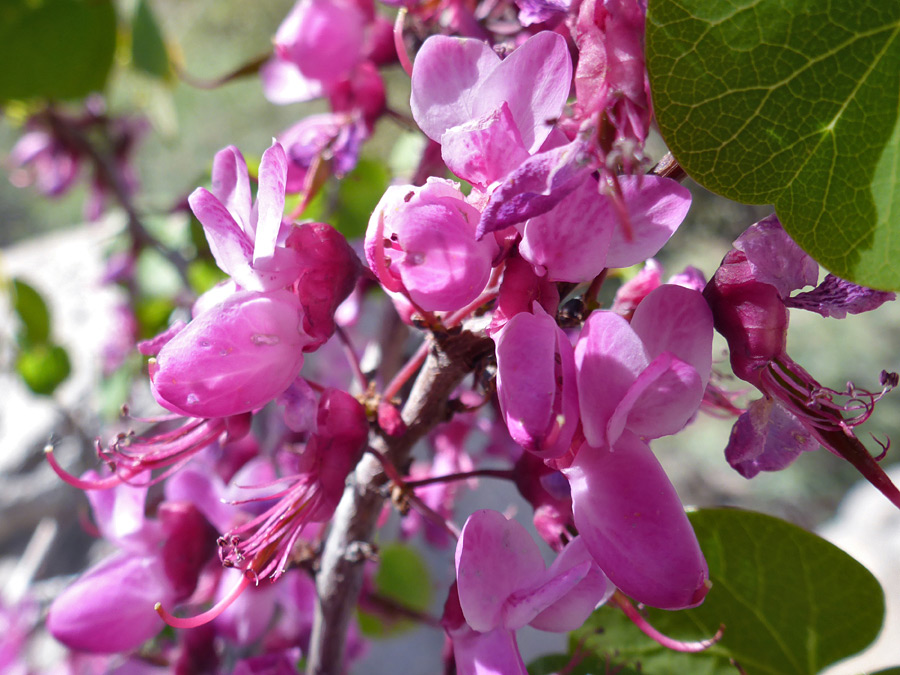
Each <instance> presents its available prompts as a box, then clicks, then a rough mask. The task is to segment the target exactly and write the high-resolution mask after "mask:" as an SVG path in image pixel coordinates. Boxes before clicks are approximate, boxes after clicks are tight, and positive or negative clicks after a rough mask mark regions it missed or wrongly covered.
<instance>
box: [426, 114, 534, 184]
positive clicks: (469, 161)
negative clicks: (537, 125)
mask: <svg viewBox="0 0 900 675" xmlns="http://www.w3.org/2000/svg"><path fill="white" fill-rule="evenodd" d="M441 146H442V147H441V156H442V157H443V159H444V162H445V163H446V164H447V167H448V168H449V169H450V170H451V171H452V172H453V173H455V174H456V175H457V176H459V177H460V178H463V179H464V180H467V181H469V182H470V183H473V184H475V185H480V186H483V187H486V186H487V185H490V184H491V183H493V182H494V181H495V180H498V179H500V178H502V177H503V176H505V175H506V174H507V173H509V172H510V171H512V170H513V169H515V168H516V167H517V166H518V165H519V164H521V163H522V162H523V161H524V160H525V159H527V158H528V152H527V151H526V150H525V147H524V145H523V144H522V137H521V136H520V135H519V130H518V128H517V127H516V125H515V122H514V121H513V118H512V114H511V113H510V111H509V106H508V105H507V104H506V102H505V101H504V102H503V103H501V104H500V107H499V108H497V109H495V110H492V111H491V112H489V113H487V114H485V115H482V116H481V117H479V118H477V119H475V120H472V121H470V122H467V123H465V124H461V125H458V126H455V127H452V128H450V129H448V130H447V131H446V132H445V133H444V135H443V136H442V137H441Z"/></svg>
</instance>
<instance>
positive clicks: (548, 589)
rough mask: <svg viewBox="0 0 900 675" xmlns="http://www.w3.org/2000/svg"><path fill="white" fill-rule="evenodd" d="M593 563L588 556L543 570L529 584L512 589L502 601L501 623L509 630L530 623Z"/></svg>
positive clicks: (566, 593)
mask: <svg viewBox="0 0 900 675" xmlns="http://www.w3.org/2000/svg"><path fill="white" fill-rule="evenodd" d="M593 564H594V563H593V561H591V560H583V561H581V562H580V563H578V564H577V565H572V566H570V567H568V568H566V569H561V570H557V571H556V572H555V573H553V574H548V573H545V574H544V578H543V579H542V580H541V581H540V583H538V584H536V585H535V586H533V587H532V588H528V589H524V590H521V591H516V592H514V593H513V594H512V595H510V596H509V599H508V600H507V603H506V607H505V611H504V613H503V626H504V627H505V628H507V629H509V630H518V629H519V628H521V627H522V626H525V625H526V624H529V623H531V621H533V620H534V618H535V617H536V616H537V615H538V614H540V613H541V612H543V611H544V610H546V609H548V608H549V607H551V606H552V605H553V604H554V603H556V602H557V601H559V600H560V599H561V598H563V597H565V596H566V595H568V594H569V593H570V592H571V591H572V590H573V589H574V588H575V587H576V586H578V585H579V584H580V583H581V581H582V580H583V579H584V578H585V576H587V573H588V572H589V571H590V569H591V565H593Z"/></svg>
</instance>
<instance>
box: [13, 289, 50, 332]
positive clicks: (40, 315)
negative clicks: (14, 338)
mask: <svg viewBox="0 0 900 675" xmlns="http://www.w3.org/2000/svg"><path fill="white" fill-rule="evenodd" d="M12 292H13V308H14V309H15V311H16V314H17V315H18V316H19V320H20V321H21V322H22V327H21V330H20V331H19V334H18V341H19V344H20V345H22V346H23V347H28V346H29V345H39V344H42V343H44V342H46V341H47V340H48V339H49V338H50V311H49V310H48V309H47V303H46V302H44V298H42V297H41V294H40V293H38V292H37V291H36V290H35V289H34V287H33V286H29V285H28V284H26V283H25V282H24V281H22V280H21V279H13V283H12Z"/></svg>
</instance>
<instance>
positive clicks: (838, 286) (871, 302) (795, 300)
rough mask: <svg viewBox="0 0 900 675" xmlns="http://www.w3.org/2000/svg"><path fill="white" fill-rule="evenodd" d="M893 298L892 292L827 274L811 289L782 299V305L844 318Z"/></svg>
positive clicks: (877, 306) (875, 307)
mask: <svg viewBox="0 0 900 675" xmlns="http://www.w3.org/2000/svg"><path fill="white" fill-rule="evenodd" d="M896 297H897V296H896V295H895V294H894V293H889V292H886V291H876V290H873V289H871V288H866V287H865V286H859V285H857V284H854V283H853V282H851V281H845V280H844V279H841V278H840V277H836V276H834V275H833V274H828V275H826V276H825V279H823V280H822V283H821V284H819V285H818V286H816V287H815V288H814V289H813V290H811V291H807V292H806V293H798V294H797V295H795V296H793V297H790V298H785V300H784V304H785V305H786V306H788V307H793V308H796V309H806V310H809V311H810V312H816V313H818V314H821V315H822V316H827V317H832V318H834V319H843V318H844V317H846V316H847V314H862V313H863V312H870V311H872V310H873V309H877V308H879V307H881V305H883V304H884V303H886V302H888V301H890V300H894V299H895V298H896Z"/></svg>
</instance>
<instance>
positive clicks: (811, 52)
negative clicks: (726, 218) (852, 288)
mask: <svg viewBox="0 0 900 675" xmlns="http://www.w3.org/2000/svg"><path fill="white" fill-rule="evenodd" d="M647 66H648V69H649V71H650V84H651V89H652V92H653V106H654V110H655V112H656V115H657V119H658V121H659V126H660V129H661V130H662V133H663V136H664V137H665V139H666V142H667V143H668V145H669V148H670V149H671V150H672V152H673V153H674V154H675V157H677V158H678V161H679V162H680V163H681V164H682V165H683V166H684V168H685V169H686V170H687V172H688V173H689V174H690V175H691V177H693V178H694V179H696V180H697V182H699V183H700V184H701V185H703V186H705V187H707V188H709V189H710V190H712V191H714V192H717V193H719V194H722V195H724V196H726V197H729V198H731V199H735V200H737V201H742V202H749V203H754V204H766V203H773V204H775V207H776V211H777V213H778V216H779V218H780V219H781V221H782V222H783V223H784V226H785V229H786V230H787V231H788V232H789V233H790V235H791V236H792V237H793V238H794V239H795V240H796V241H797V242H798V243H799V244H800V245H801V246H802V247H803V248H804V249H805V250H806V251H807V252H808V253H809V254H810V255H812V256H813V257H814V258H815V259H816V260H817V261H819V262H820V263H822V264H823V265H824V266H825V267H827V268H828V269H829V270H831V271H832V272H834V273H835V274H837V275H838V276H840V277H843V278H845V279H849V280H851V281H854V282H856V283H859V284H863V285H866V286H871V287H874V288H881V289H885V290H891V289H895V290H896V289H900V266H898V265H896V264H894V262H893V261H895V260H896V259H897V257H898V255H900V179H898V176H900V125H898V101H900V78H898V77H897V73H898V71H900V3H898V2H884V1H883V0H836V1H835V2H821V1H820V0H728V1H726V0H651V2H650V5H649V10H648V18H647Z"/></svg>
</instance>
